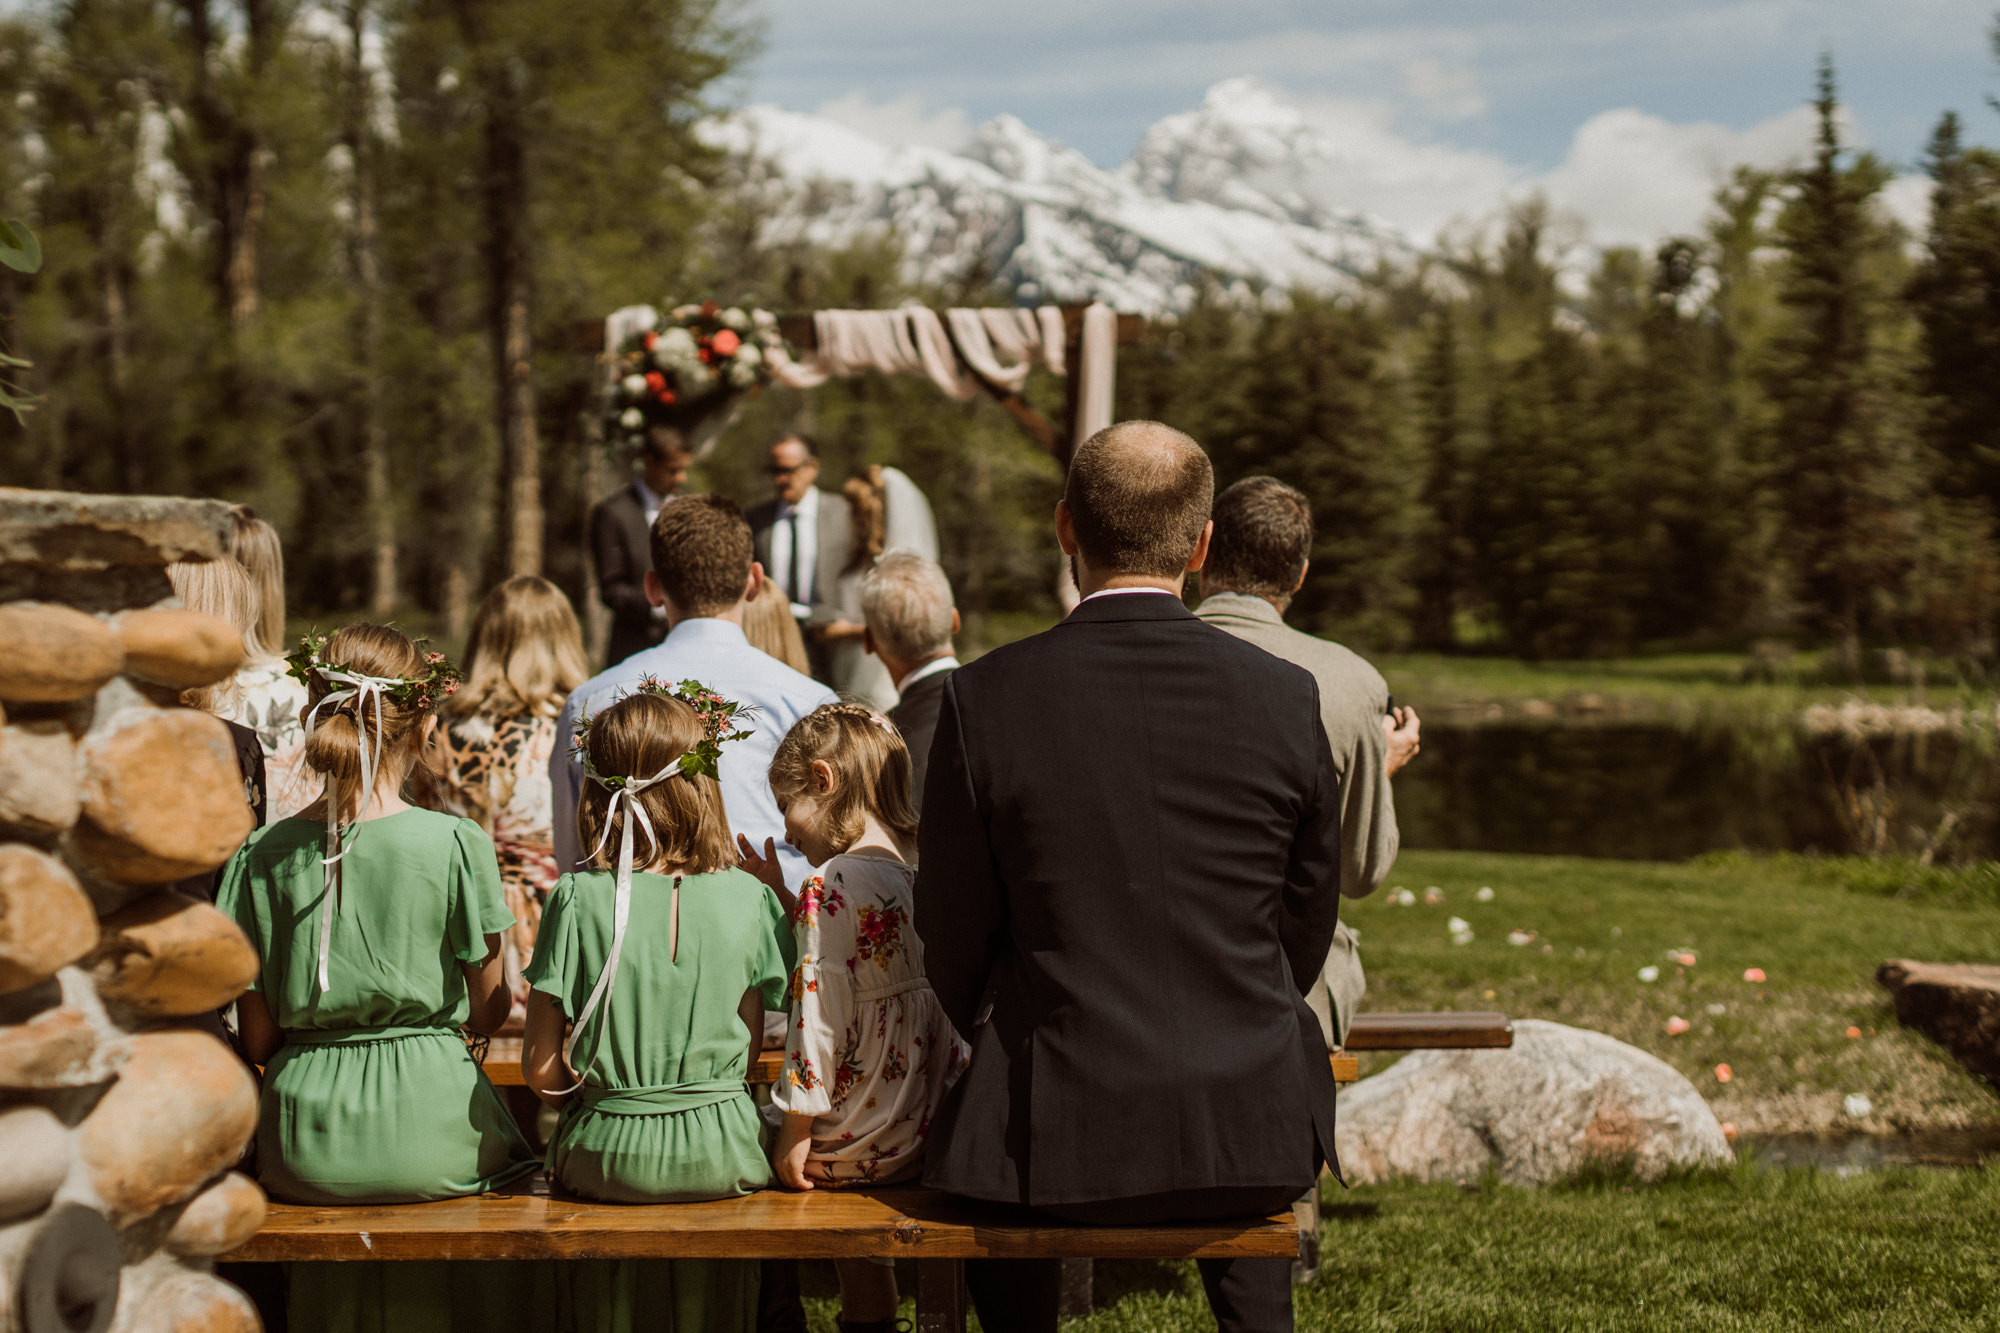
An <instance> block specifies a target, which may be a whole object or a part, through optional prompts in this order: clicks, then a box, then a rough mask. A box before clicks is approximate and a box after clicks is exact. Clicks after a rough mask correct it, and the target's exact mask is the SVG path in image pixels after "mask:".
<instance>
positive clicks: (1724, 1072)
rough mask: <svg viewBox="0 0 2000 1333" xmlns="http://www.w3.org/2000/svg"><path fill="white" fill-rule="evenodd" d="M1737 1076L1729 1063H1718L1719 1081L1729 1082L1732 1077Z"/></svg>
mask: <svg viewBox="0 0 2000 1333" xmlns="http://www.w3.org/2000/svg"><path fill="white" fill-rule="evenodd" d="M1735 1077H1736V1074H1735V1073H1734V1071H1732V1070H1731V1069H1730V1068H1729V1066H1728V1065H1717V1066H1716V1067H1715V1081H1716V1082H1717V1083H1727V1082H1729V1080H1730V1079H1732V1078H1735Z"/></svg>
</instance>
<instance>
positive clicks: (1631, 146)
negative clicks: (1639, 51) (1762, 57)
mask: <svg viewBox="0 0 2000 1333" xmlns="http://www.w3.org/2000/svg"><path fill="white" fill-rule="evenodd" d="M1813 125H1814V121H1813V112H1812V109H1811V108H1810V107H1799V108H1797V109H1795V110H1792V111H1787V112H1785V113H1784V114H1783V115H1778V116H1773V117H1771V118H1770V119H1769V120H1766V121H1763V122H1761V123H1760V124H1757V125H1753V126H1751V127H1750V128H1749V129H1747V130H1733V129H1730V128H1729V127H1728V126H1727V125H1717V124H1715V123H1713V122H1709V121H1697V122H1694V123H1692V124H1675V123H1673V122H1672V121H1668V120H1665V119H1663V118H1661V117H1659V116H1655V115H1651V114H1649V113H1647V112H1644V111H1639V110H1636V109H1634V108H1632V107H1620V108H1618V109H1616V110H1612V111H1603V112H1599V113H1598V114H1597V115H1595V116H1592V117H1591V118H1590V119H1589V120H1587V121H1585V122H1584V123H1583V125H1582V126H1581V127H1580V128H1579V129H1578V130H1577V132H1576V134H1575V135H1574V136H1573V137H1572V138H1571V140H1570V145H1569V153H1568V154H1567V156H1565V157H1564V158H1563V161H1562V164H1561V165H1560V166H1558V167H1556V168H1555V169H1554V170H1553V171H1550V172H1548V173H1547V174H1546V175H1543V176H1541V177H1540V178H1538V179H1537V180H1535V181H1534V185H1535V187H1536V188H1538V189H1540V190H1541V191H1542V192H1543V193H1545V194H1547V195H1548V197H1549V201H1550V202H1551V203H1552V204H1554V205H1555V206H1556V207H1557V208H1559V209H1562V210H1565V211H1567V212H1571V213H1574V214H1576V215H1577V216H1579V217H1581V218H1582V219H1583V220H1584V223H1585V225H1586V227H1587V228H1588V233H1589V237H1590V239H1591V240H1592V241H1593V242H1595V243H1597V244H1599V245H1648V244H1651V243H1653V242H1656V241H1658V240H1660V239H1661V238H1662V237H1665V236H1668V235H1672V234H1674V233H1685V232H1692V231H1694V230H1696V229H1697V228H1698V227H1699V226H1700V225H1701V221H1702V218H1703V217H1704V216H1705V215H1706V214H1707V212H1708V209H1709V204H1710V202H1711V201H1712V200H1713V198H1714V196H1715V191H1716V187H1717V186H1719V185H1722V184H1723V183H1725V182H1726V181H1727V180H1728V179H1729V175H1730V172H1731V171H1732V170H1733V169H1734V168H1735V167H1737V166H1751V167H1759V168H1763V169H1765V170H1779V169H1783V168H1786V167H1790V166H1794V165H1796V164H1797V163H1799V162H1800V161H1802V160H1803V159H1804V158H1805V156H1806V154H1807V153H1808V152H1809V151H1810V150H1811V147H1812V138H1813Z"/></svg>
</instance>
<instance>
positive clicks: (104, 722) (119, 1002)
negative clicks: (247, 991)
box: [0, 488, 264, 1333]
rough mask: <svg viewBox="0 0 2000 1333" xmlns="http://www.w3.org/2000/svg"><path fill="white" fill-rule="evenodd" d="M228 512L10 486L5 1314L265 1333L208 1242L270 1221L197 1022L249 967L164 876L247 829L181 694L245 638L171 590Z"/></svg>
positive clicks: (1, 910) (214, 726)
mask: <svg viewBox="0 0 2000 1333" xmlns="http://www.w3.org/2000/svg"><path fill="white" fill-rule="evenodd" d="M228 523H229V514H228V510H227V509H226V507H225V506H223V505H221V504H217V503H213V502H206V501H188V500H162V499H145V498H134V497H124V496H83V495H67V494H57V493H52V492H46V491H20V490H11V489H6V488H0V710H4V728H0V1291H4V1293H5V1313H4V1315H0V1328H4V1329H7V1330H21V1331H22V1333H103V1330H107V1329H112V1330H119V1331H120V1333H124V1331H125V1330H131V1331H133V1333H137V1330H142V1329H143V1330H155V1329H158V1330H174V1331H175V1333H225V1331H227V1333H234V1331H235V1330H254V1329H256V1328H257V1326H258V1324H257V1317H256V1314H255V1313H254V1312H253V1311H252V1309H251V1307H250V1304H249V1302H248V1301H247V1300H245V1299H244V1297H243V1296H242V1294H241V1293H239V1292H238V1291H236V1289H235V1288H233V1287H231V1286H229V1285H228V1284H227V1283H225V1282H223V1281H221V1280H220V1279H218V1278H216V1277H215V1276H214V1275H213V1273H212V1272H211V1271H210V1270H211V1262H210V1256H212V1255H216V1254H221V1253H225V1252H227V1251H228V1250H230V1249H233V1248H235V1247H236V1246H237V1245H239V1244H241V1243H242V1242H243V1241H244V1240H245V1239H246V1238H248V1237H249V1235H250V1234H251V1233H252V1232H254V1231H255V1230H256V1229H257V1227H258V1226H259V1225H260V1224H261V1223H262V1221H263V1216H264V1196H263V1193H262V1191H260V1190H259V1189H258V1188H257V1186H256V1185H255V1184H253V1183H252V1182H251V1181H250V1180H249V1179H247V1178H246V1177H244V1176H242V1175H240V1174H237V1173H234V1172H232V1171H230V1169H229V1168H230V1167H231V1166H232V1165H234V1164H235V1163H236V1162H237V1160H238V1159H239V1157H240V1156H241V1154H242V1151H243V1148H244V1145H245V1144H246V1143H247V1142H248V1141H249V1138H250V1135H251V1133H252V1131H253V1130H254V1128H255V1126H256V1118H257V1090H256V1086H255V1083H254V1082H253V1080H252V1078H251V1075H250V1072H249V1070H248V1069H247V1068H246V1067H245V1066H244V1065H243V1064H242V1063H241V1062H240V1061H239V1060H238V1059H237V1058H236V1056H235V1055H233V1054H232V1053H231V1052H230V1050H229V1049H228V1047H226V1046H225V1045H223V1043H222V1042H220V1041H219V1040H217V1039H216V1038H215V1037H214V1036H212V1035H210V1034H209V1032H207V1031H202V1030H200V1024H201V1023H202V1022H204V1021H208V1020H207V1016H209V1015H212V1014H213V1013H214V1011H215V1010H217V1009H218V1008H220V1007H222V1006H224V1005H227V1004H228V1003H229V1002H230V1001H232V1000H234V999H235V998H236V996H237V995H238V994H240V993H241V992H242V990H243V988H244V987H245V986H246V985H248V984H249V983H250V981H251V980H252V979H254V978H255V976H256V974H257V960H256V957H255V955H254V954H253V953H252V952H251V949H250V945H249V943H248V941H246V940H245V939H244V938H243V935H242V932H240V931H239V930H237V928H236V926H235V924H234V923H233V922H231V921H230V920H229V919H228V918H226V917H224V916H223V915H222V914H221V913H220V912H218V911H216V910H215V908H213V907H212V906H210V905H208V904H207V903H206V902H202V901H200V900H198V899H196V898H191V897H187V896H185V895H183V894H180V893H176V892H174V891H173V890H172V889H170V888H168V887H166V886H168V885H170V884H172V883H173V882H175V881H178V880H183V879H188V878H190V877H196V876H201V875H204V874H206V873H208V872H210V871H212V870H214V869H215V868H216V867H217V866H219V865H221V864H222V863H223V862H224V861H225V860H226V859H228V857H229V855H230V853H231V852H233V851H234V850H235V849H236V847H237V846H238V844H240V843H241V842H242V841H243V839H244V838H245V837H246V836H248V834H249V833H250V829H251V815H250V810H249V807H248V804H247V803H246V801H245V799H244V789H243V781H242V778H241V776H240V774H239V773H238V770H237V764H236V758H235V749H234V746H233V744H232V741H231V738H230V735H229V731H228V728H227V727H225V726H224V725H223V723H222V722H220V721H218V720H217V719H216V718H213V717H211V716H209V715H208V714H206V713H201V712H196V711H194V710H192V709H186V708H181V707H179V706H177V704H176V698H177V696H178V695H179V693H180V691H181V690H183V689H187V688H190V687H193V686H199V685H206V684H210V683H212V682H214V681H218V680H221V679H223V678H225V677H227V676H229V675H230V674H231V673H232V672H233V671H234V670H235V669H236V667H237V665H238V664H239V663H240V661H241V660H242V656H243V645H242V641H241V640H240V639H239V638H238V636H237V633H236V631H235V630H234V629H233V628H231V627H230V626H228V625H226V624H224V623H223V622H221V621H219V620H216V619H215V618H213V617H211V616H205V615H199V614H197V613H195V612H192V611H187V610H182V609H179V608H178V607H177V606H176V605H175V604H173V603H172V596H173V590H172V587H171V586H170V585H169V584H168V582H167V578H166V572H165V566H166V565H167V564H168V563H169V562H171V561H176V560H204V559H214V558H216V557H218V556H220V555H221V554H222V552H223V550H224V549H225V548H224V538H225V535H226V534H227V532H228V527H227V525H228Z"/></svg>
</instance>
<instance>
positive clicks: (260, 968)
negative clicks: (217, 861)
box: [215, 841, 270, 991]
mask: <svg viewBox="0 0 2000 1333" xmlns="http://www.w3.org/2000/svg"><path fill="white" fill-rule="evenodd" d="M250 899H251V892H250V844H249V842H247V841H246V842H245V843H244V844H243V846H241V847H238V848H237V849H236V854H235V855H234V856H232V857H230V858H229V863H228V864H227V865H225V866H224V867H223V868H222V882H221V883H220V884H218V885H216V888H215V906H216V910H218V911H220V912H221V913H222V914H223V915H224V916H226V917H228V918H229V919H230V920H231V921H234V922H235V923H236V928H237V929H238V930H240V931H242V932H243V935H244V938H246V939H248V940H249V941H250V948H251V951H252V952H254V953H255V954H256V955H257V979H256V980H254V981H252V982H251V983H250V984H249V985H248V986H247V987H245V989H246V990H254V991H261V990H263V989H264V963H265V960H266V959H267V958H269V957H270V952H269V950H268V949H267V948H266V946H265V943H264V928H263V924H262V923H261V922H259V921H258V920H257V907H256V904H255V903H253V902H251V900H250Z"/></svg>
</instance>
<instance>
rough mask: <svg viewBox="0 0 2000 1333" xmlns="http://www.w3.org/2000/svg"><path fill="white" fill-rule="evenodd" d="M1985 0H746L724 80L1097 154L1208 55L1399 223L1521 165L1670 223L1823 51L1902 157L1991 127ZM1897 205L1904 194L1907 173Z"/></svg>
mask: <svg viewBox="0 0 2000 1333" xmlns="http://www.w3.org/2000/svg"><path fill="white" fill-rule="evenodd" d="M1996 9H2000V0H1651V2H1650V3H1640V2H1635V0H1596V2H1595V3H1583V2H1582V0H1374V2H1373V3H1356V2H1354V0H1320V2H1319V3H1301V2H1299V0H1015V3H1013V4H1011V5H971V4H966V3H962V2H960V3H953V2H951V0H945V2H944V3H939V0H756V3H755V4H754V6H753V12H755V13H758V14H760V15H761V16H762V18H763V21H764V23H765V25H766V28H765V33H766V45H765V49H764V53H763V55H762V56H761V57H760V58H759V59H758V60H757V61H756V63H755V64H754V65H753V66H752V67H751V69H750V70H749V71H748V72H747V73H746V74H745V75H744V76H743V78H742V80H741V82H740V85H739V89H738V95H739V96H740V97H741V98H742V100H745V101H754V102H773V103H776V104H778V105H780V106H784V107H787V108H789V109H792V110H796V111H818V112H822V113H825V114H831V115H833V116H835V117H836V118H838V119H841V120H844V121H846V122H848V123H850V124H853V125H856V126H857V127H859V128H865V129H868V130H870V131H872V132H876V133H878V134H880V135H882V136H884V137H889V138H892V139H901V140H907V141H912V142H930V143H937V144H940V145H947V146H948V145H949V144H951V143H952V142H953V141H954V140H955V139H956V138H958V137H959V136H962V135H963V133H964V132H965V129H966V128H967V126H969V125H971V124H976V123H978V122H980V121H983V120H986V119H988V118H990V117H992V116H995V115H998V114H1000V113H1002V112H1011V113H1013V114H1014V115H1017V116H1019V117H1020V118H1021V119H1022V120H1024V121H1026V122H1027V123H1028V124H1029V125H1030V126H1032V127H1033V128H1034V129H1036V130H1038V131H1040V132H1041V133H1043V134H1045V135H1048V136H1050V137H1052V138H1054V139H1057V140H1060V141H1061V142H1063V143H1066V144H1068V145H1070V146H1071V147H1073V148H1076V149H1079V150H1081V151H1082V152H1083V153H1085V154H1086V155H1087V156H1089V157H1090V158H1091V159H1092V160H1094V161H1096V162H1097V163H1099V164H1100V165H1104V166H1113V165H1116V164H1117V163H1118V162H1120V161H1122V160H1124V158H1125V157H1126V155H1127V154H1129V153H1130V152H1131V150H1132V148H1133V147H1134V146H1135V145H1136V144H1137V143H1138V141H1139V139H1140V137H1141V136H1142V135H1143V134H1144V132H1145V130H1146V128H1147V127H1148V126H1149V125H1151V124H1152V123H1154V122H1155V121H1157V120H1159V119H1160V118H1161V117H1162V116H1166V115H1170V114H1172V113H1175V112H1181V111H1188V110H1191V109H1193V108H1194V107H1196V106H1198V105H1199V104H1200V102H1201V99H1202V95H1203V93H1204V92H1205V91H1206V90H1207V89H1208V88H1209V87H1210V86H1212V85H1213V84H1215V83H1217V82H1219V81H1220V80H1223V79H1226V78H1231V77H1235V76H1243V75H1248V76H1252V77H1255V78H1257V79H1259V80H1261V81H1263V82H1265V83H1266V84H1268V85H1270V86H1272V87H1273V88H1276V89H1278V90H1281V91H1282V92H1284V93H1285V94H1287V95H1288V96H1289V97H1290V98H1291V99H1293V100H1295V101H1296V102H1298V103H1299V104H1300V106H1301V107H1302V108H1304V109H1305V111H1306V112H1307V114H1308V115H1309V116H1310V117H1311V118H1312V119H1313V120H1314V121H1315V122H1316V123H1317V124H1319V125H1320V126H1321V128H1323V129H1324V130H1325V132H1326V133H1327V134H1328V135H1329V136H1331V137H1332V139H1333V140H1334V141H1335V142H1336V143H1338V144H1340V145H1342V147H1343V151H1344V154H1345V159H1346V167H1345V168H1344V172H1343V175H1342V178H1341V180H1342V184H1343V188H1344V189H1345V190H1347V191H1348V192H1349V193H1351V194H1352V195H1353V198H1352V201H1351V203H1352V206H1354V207H1357V208H1361V209H1365V210H1367V211H1370V212H1374V213H1377V214H1379V215H1381V216H1383V217H1386V218H1388V219H1389V220H1390V221H1392V222H1396V223H1398V224H1399V225H1402V226H1404V227H1406V228H1408V229H1410V230H1411V231H1412V232H1414V233H1417V234H1420V235H1421V234H1429V233H1431V232H1433V231H1435V229H1436V228H1437V227H1438V226H1440V225H1443V224H1444V223H1446V222H1448V221H1449V220H1451V218H1453V217H1457V216H1463V215H1473V214H1478V213H1481V212H1485V211H1488V209H1490V207H1492V206H1493V205H1497V203H1498V202H1499V201H1500V200H1501V199H1503V198H1504V197H1505V196H1506V195H1508V194H1510V193H1514V192H1519V191H1521V190H1525V189H1532V188H1540V189H1543V190H1545V191H1546V192H1547V193H1549V194H1550V195H1551V196H1552V197H1553V198H1554V199H1555V200H1556V201H1557V203H1558V204H1559V205H1561V206H1563V207H1565V208H1567V209H1569V210H1571V211H1573V212H1575V213H1577V214H1579V215H1581V216H1582V217H1583V218H1584V219H1585V220H1586V222H1587V223H1588V224H1589V226H1590V228H1591V231H1592V234H1593V236H1595V237H1596V238H1597V239H1600V240H1619V241H1643V240H1645V239H1648V238H1650V237H1651V236H1654V235H1658V234H1660V233H1663V232H1665V231H1668V230H1676V229H1683V228H1685V227H1687V226H1689V225H1691V224H1692V223H1693V221H1694V220H1695V218H1696V217H1698V215H1699V213H1700V211H1701V208H1702V206H1703V203H1704V201H1705V199H1706V197H1707V194H1708V192H1709V190H1710V189H1711V188H1712V185H1713V183H1714V181H1715V180H1716V179H1718V178H1719V176H1720V175H1721V174H1722V173H1723V172H1724V171H1726V169H1727V167H1728V166H1729V165H1730V164H1732V163H1733V162H1736V161H1747V162H1752V163H1756V164H1759V165H1770V166H1775V165H1780V164H1782V163H1783V162H1784V161H1786V160H1787V159H1789V158H1790V157H1792V156H1793V155H1795V154H1796V153H1797V152H1798V151H1799V150H1800V149H1801V148H1802V147H1803V145H1804V144H1805V143H1806V142H1807V140H1808V137H1809V134H1810V126H1811V121H1810V117H1809V115H1808V114H1807V113H1806V112H1805V111H1804V110H1803V104H1804V102H1805V101H1806V99H1807V98H1808V97H1810V95H1811V92H1812V80H1813V68H1814V62H1815V61H1816V60H1817V59H1818V56H1819V53H1820V52H1821V51H1823V50H1824V51H1830V52H1831V53H1832V55H1833V57H1834V59H1835V61H1836V64H1837V66H1838V70H1839V75H1840V80H1841V91H1842V94H1843V97H1844V99H1845V100H1846V102H1847V103H1848V105H1849V108H1850V113H1851V131H1852V134H1853V136H1854V137H1855V138H1856V139H1857V140H1858V141H1859V142H1861V143H1863V144H1865V145H1866V146H1868V147H1871V148H1873V149H1875V150H1876V151H1877V152H1879V153H1881V154H1882V155H1884V156H1885V157H1886V158H1888V159H1889V160H1890V161H1891V162H1892V163H1894V164H1896V165H1897V166H1898V167H1900V168H1903V169H1905V170H1914V168H1915V166H1916V163H1917V159H1918V158H1919V156H1920V154H1921V152H1922V147H1923V143H1924V140H1925V138H1926V136H1927V135H1928V134H1929V132H1930V129H1931V127H1932V126H1933V125H1934V124H1935V123H1936V120H1937V117H1938V115H1939V113H1940V112H1942V111H1944V110H1946V109H1954V110H1956V111H1958V112H1959V114H1960V116H1961V117H1962V118H1964V119H1965V121H1966V122H1967V124H1968V127H1969V129H1970V131H1971V137H1973V138H1974V139H1975V140H1977V141H1983V142H1989V143H1992V142H2000V113H1996V112H1994V111H1993V110H1992V109H1991V108H1990V107H1989V106H1987V105H1986V98H1987V96H1988V95H1989V94H1991V93H2000V64H1996V63H1995V61H1994V60H1993V58H1992V54H1991V50H1990V48H1989V45H1988V37H1987V35H1988V33H1989V31H1990V30H1991V28H1992V25H1993V23H1994V18H1995V11H1996ZM1893 202H1894V205H1895V206H1896V208H1897V211H1898V212H1900V213H1902V214H1904V215H1905V216H1909V217H1916V216H1920V215H1921V208H1922V191H1921V188H1920V183H1919V182H1918V181H1917V180H1915V179H1912V180H1910V181H1908V182H1906V183H1904V184H1903V185H1902V186H1900V187H1899V188H1898V190H1897V191H1896V194H1895V197H1894V200H1893Z"/></svg>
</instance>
